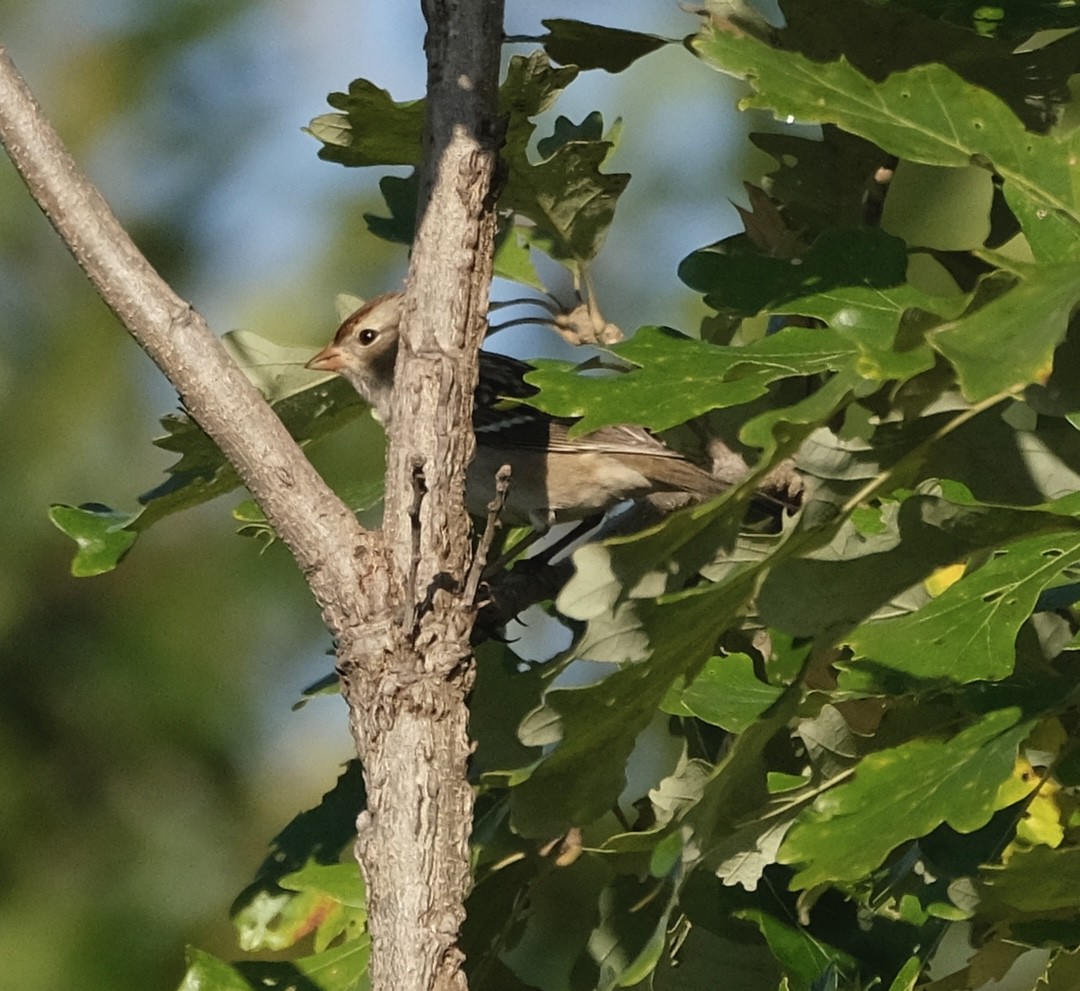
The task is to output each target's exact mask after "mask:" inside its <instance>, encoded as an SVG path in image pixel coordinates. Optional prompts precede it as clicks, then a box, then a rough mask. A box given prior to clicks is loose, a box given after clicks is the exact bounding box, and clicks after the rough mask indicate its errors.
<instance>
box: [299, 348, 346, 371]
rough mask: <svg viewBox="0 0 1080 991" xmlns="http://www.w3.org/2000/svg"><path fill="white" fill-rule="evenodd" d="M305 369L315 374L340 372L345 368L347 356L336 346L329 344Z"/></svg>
mask: <svg viewBox="0 0 1080 991" xmlns="http://www.w3.org/2000/svg"><path fill="white" fill-rule="evenodd" d="M304 367H305V368H310V369H311V370H312V371H313V372H340V371H341V369H342V368H344V367H345V355H344V354H343V353H342V351H341V348H339V347H338V346H337V345H336V344H327V345H326V347H324V348H323V349H322V350H321V351H320V352H319V353H318V354H317V355H315V357H314V358H312V359H311V361H309V362H308V363H307V364H306V365H304Z"/></svg>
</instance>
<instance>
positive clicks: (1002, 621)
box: [846, 521, 1080, 684]
mask: <svg viewBox="0 0 1080 991" xmlns="http://www.w3.org/2000/svg"><path fill="white" fill-rule="evenodd" d="M1063 523H1064V521H1063ZM1077 562H1080V534H1077V533H1075V532H1073V533H1065V534H1051V535H1050V536H1038V537H1033V538H1031V539H1029V540H1020V541H1017V542H1016V543H1014V544H1010V545H1009V546H1008V547H1005V548H1003V549H1002V550H1001V551H999V552H998V554H997V555H996V556H995V557H994V558H993V559H992V560H991V561H990V562H989V563H987V564H985V565H983V567H981V568H979V569H978V570H977V571H975V572H973V573H972V574H970V575H967V576H966V577H964V578H962V579H961V580H960V581H958V582H956V583H955V584H953V585H951V586H949V588H947V589H946V590H945V591H944V592H943V593H942V594H941V595H940V596H938V598H936V599H933V600H932V601H931V602H929V603H928V604H927V605H925V606H923V607H922V608H921V609H919V610H918V611H917V612H914V613H912V614H911V615H909V616H902V617H900V618H898V619H890V620H885V621H883V622H872V623H864V624H863V625H862V626H859V627H858V628H857V629H856V630H855V631H854V632H853V633H852V634H851V635H850V636H849V637H847V638H846V642H847V643H848V644H849V645H850V646H851V649H852V651H853V652H854V655H855V658H856V660H857V659H859V658H866V659H868V660H869V661H871V662H873V665H883V666H885V667H888V668H892V669H894V670H897V671H901V672H903V673H905V674H908V675H910V676H912V677H915V678H947V679H949V680H951V681H954V682H957V683H960V684H966V683H968V682H972V681H979V680H987V681H998V680H1000V679H1002V678H1005V677H1007V676H1008V675H1009V674H1010V673H1011V672H1012V669H1013V664H1014V661H1015V657H1016V636H1017V634H1018V633H1019V630H1020V627H1021V625H1022V624H1023V623H1024V622H1025V621H1026V620H1027V618H1028V617H1029V616H1030V615H1031V613H1032V611H1033V610H1034V608H1035V603H1036V601H1037V600H1038V598H1039V595H1040V593H1041V592H1042V591H1043V589H1045V588H1047V587H1048V586H1050V585H1053V584H1055V583H1056V582H1057V581H1058V579H1059V578H1060V576H1061V575H1062V573H1063V572H1065V571H1066V570H1067V569H1069V568H1071V567H1072V566H1073V565H1074V564H1076V563H1077Z"/></svg>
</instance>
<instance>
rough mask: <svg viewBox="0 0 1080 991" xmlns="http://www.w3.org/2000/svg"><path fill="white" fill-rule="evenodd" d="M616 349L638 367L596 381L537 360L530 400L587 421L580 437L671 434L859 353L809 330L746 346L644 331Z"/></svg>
mask: <svg viewBox="0 0 1080 991" xmlns="http://www.w3.org/2000/svg"><path fill="white" fill-rule="evenodd" d="M611 351H612V353H614V354H615V355H616V356H617V357H619V358H621V359H623V360H625V361H628V362H630V363H632V364H633V365H636V366H637V367H636V368H632V369H631V370H630V371H628V372H625V373H624V374H621V375H614V376H608V377H595V376H585V375H581V374H579V370H581V369H584V370H588V368H587V366H579V368H578V369H575V368H573V367H571V366H569V365H567V364H565V363H562V362H554V361H538V362H536V363H535V365H536V369H535V370H534V371H532V372H530V373H529V374H528V375H527V376H526V380H527V381H528V382H530V383H532V384H533V385H536V386H539V387H540V390H541V391H540V393H539V395H537V396H535V397H533V398H532V399H530V400H529V402H530V403H531V404H532V405H534V406H537V407H538V408H540V409H543V410H546V411H547V412H549V413H553V414H554V415H556V416H569V417H581V421H580V422H579V423H577V424H575V426H574V428H573V430H572V433H573V434H575V435H578V434H585V433H589V432H590V431H592V430H596V429H598V428H599V427H604V426H609V425H612V424H616V423H639V424H641V425H643V426H647V427H651V428H652V429H653V430H666V429H668V428H669V427H673V426H676V425H677V424H679V423H685V422H686V421H687V420H689V419H692V418H693V417H695V416H701V415H702V414H703V413H707V412H708V411H709V410H711V409H723V408H725V407H729V406H738V405H742V404H745V403H749V402H751V401H752V400H754V399H757V398H759V397H760V396H762V395H764V394H765V393H766V392H767V390H768V387H769V385H770V384H771V383H773V382H776V381H779V380H781V379H784V378H790V377H796V376H806V375H813V374H816V373H819V372H824V371H834V370H837V369H839V368H842V367H845V366H848V365H850V364H851V363H852V361H853V359H854V358H855V357H856V356H857V353H858V352H857V349H856V348H855V346H854V345H852V344H851V343H850V342H849V341H848V340H846V339H845V338H844V336H843V335H842V334H838V333H836V332H835V331H833V330H831V329H828V328H807V327H785V328H784V330H782V331H781V332H780V333H778V334H773V335H771V336H769V337H767V338H765V339H764V340H763V341H760V342H759V343H756V344H751V345H747V346H746V347H725V346H721V345H715V344H706V343H704V342H703V341H695V340H692V339H690V338H688V337H683V336H682V335H681V334H679V333H677V332H676V331H673V330H669V329H666V328H662V327H643V328H641V329H640V330H639V331H638V332H637V333H636V334H634V336H633V338H632V339H631V340H629V341H627V342H626V343H624V344H618V345H615V346H614V347H613V348H611Z"/></svg>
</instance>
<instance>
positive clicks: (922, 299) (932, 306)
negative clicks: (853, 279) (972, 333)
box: [773, 284, 970, 382]
mask: <svg viewBox="0 0 1080 991" xmlns="http://www.w3.org/2000/svg"><path fill="white" fill-rule="evenodd" d="M969 302H970V297H969V296H962V295H957V296H932V295H930V294H928V293H925V292H923V291H922V290H920V289H917V288H915V287H914V286H912V285H908V284H905V285H901V286H895V287H892V288H885V289H874V288H869V287H867V288H863V287H860V286H852V287H849V288H840V289H834V290H824V291H821V292H816V293H815V294H814V295H813V296H807V297H804V298H802V299H796V300H792V301H791V302H789V303H787V304H786V305H781V306H777V307H775V308H774V309H773V312H774V313H778V314H782V313H789V314H793V315H799V316H804V317H814V318H816V319H818V320H821V321H822V322H824V323H825V324H827V325H828V326H829V327H831V328H833V329H834V330H836V331H838V332H839V333H840V334H841V335H842V337H843V338H845V339H847V340H849V341H850V342H851V343H852V344H853V345H854V346H855V347H856V348H857V349H858V352H859V353H858V355H857V356H856V358H855V362H856V365H855V368H856V370H857V371H858V373H859V375H860V376H861V377H863V378H865V379H867V380H870V381H877V382H887V381H896V382H904V381H906V380H908V379H910V378H914V377H915V376H916V375H919V374H921V373H922V372H924V371H927V370H928V369H930V368H932V367H933V364H934V356H933V353H932V351H931V350H930V347H929V346H928V345H927V344H926V342H925V339H924V337H923V333H922V332H921V328H919V331H918V332H913V331H915V328H916V326H917V320H916V315H917V314H916V311H919V312H920V313H921V314H923V315H924V316H925V315H929V314H933V315H935V316H940V317H944V318H946V319H955V318H956V317H959V316H960V314H961V313H962V312H963V311H964V309H965V307H966V306H967V305H968V303H969ZM909 328H910V330H909Z"/></svg>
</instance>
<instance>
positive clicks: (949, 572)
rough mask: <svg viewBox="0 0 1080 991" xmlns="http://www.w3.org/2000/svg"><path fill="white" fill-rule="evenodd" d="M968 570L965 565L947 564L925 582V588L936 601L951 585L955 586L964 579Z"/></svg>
mask: <svg viewBox="0 0 1080 991" xmlns="http://www.w3.org/2000/svg"><path fill="white" fill-rule="evenodd" d="M966 568H967V565H966V564H963V563H961V564H947V565H946V566H945V567H944V568H938V569H936V570H935V571H934V572H933V573H932V574H931V575H930V577H929V578H927V579H926V581H924V582H923V587H924V588H925V589H926V591H927V592H929V593H930V595H932V596H933V597H934V598H935V599H936V598H937V597H938V596H939V595H941V593H942V592H944V591H945V589H947V588H948V587H949V586H950V585H953V584H955V583H956V582H958V581H960V579H961V578H963V577H964V570H965V569H966Z"/></svg>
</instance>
